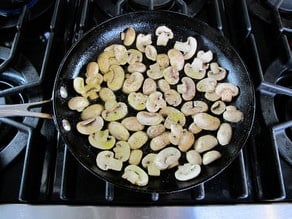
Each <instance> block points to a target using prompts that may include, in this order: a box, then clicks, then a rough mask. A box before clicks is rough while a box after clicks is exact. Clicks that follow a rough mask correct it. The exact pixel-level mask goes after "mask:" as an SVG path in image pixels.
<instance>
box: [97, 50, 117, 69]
mask: <svg viewBox="0 0 292 219" xmlns="http://www.w3.org/2000/svg"><path fill="white" fill-rule="evenodd" d="M113 56H114V54H112V53H111V52H110V51H103V52H101V53H100V54H99V56H98V58H97V64H98V66H99V70H100V72H102V73H103V74H104V73H106V72H108V71H109V68H110V66H111V64H112V63H111V62H110V58H112V57H113Z"/></svg>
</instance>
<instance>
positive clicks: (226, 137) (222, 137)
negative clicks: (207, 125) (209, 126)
mask: <svg viewBox="0 0 292 219" xmlns="http://www.w3.org/2000/svg"><path fill="white" fill-rule="evenodd" d="M231 137H232V127H231V125H230V124H229V123H222V124H221V125H220V127H219V129H218V131H217V139H218V142H219V144H220V145H227V144H229V143H230V141H231Z"/></svg>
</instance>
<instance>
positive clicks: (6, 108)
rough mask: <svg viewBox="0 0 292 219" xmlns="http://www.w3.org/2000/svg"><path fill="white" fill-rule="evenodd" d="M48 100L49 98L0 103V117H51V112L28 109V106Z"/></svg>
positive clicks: (37, 104) (34, 105)
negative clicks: (21, 102) (6, 103)
mask: <svg viewBox="0 0 292 219" xmlns="http://www.w3.org/2000/svg"><path fill="white" fill-rule="evenodd" d="M49 102H51V100H43V101H39V102H34V103H23V104H8V105H0V117H13V116H30V117H37V118H44V119H52V115H51V114H48V113H39V112H32V111H29V109H30V108H33V107H36V106H39V105H43V104H45V103H49Z"/></svg>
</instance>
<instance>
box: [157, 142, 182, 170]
mask: <svg viewBox="0 0 292 219" xmlns="http://www.w3.org/2000/svg"><path fill="white" fill-rule="evenodd" d="M180 157H181V152H180V151H179V150H178V149H177V148H175V147H167V148H164V149H163V150H161V151H160V152H159V153H158V154H157V156H156V158H155V160H154V162H155V164H156V166H157V167H158V169H160V170H165V169H168V168H172V167H175V166H177V165H178V160H179V158H180Z"/></svg>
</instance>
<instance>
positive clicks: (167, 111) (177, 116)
mask: <svg viewBox="0 0 292 219" xmlns="http://www.w3.org/2000/svg"><path fill="white" fill-rule="evenodd" d="M159 113H160V114H161V115H162V116H165V117H166V119H165V121H164V126H165V128H167V129H170V127H171V125H176V124H179V125H181V126H184V125H185V123H186V117H185V115H184V114H183V113H182V112H181V111H180V110H178V109H176V108H174V107H170V106H167V107H164V108H162V109H161V110H160V111H159Z"/></svg>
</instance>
